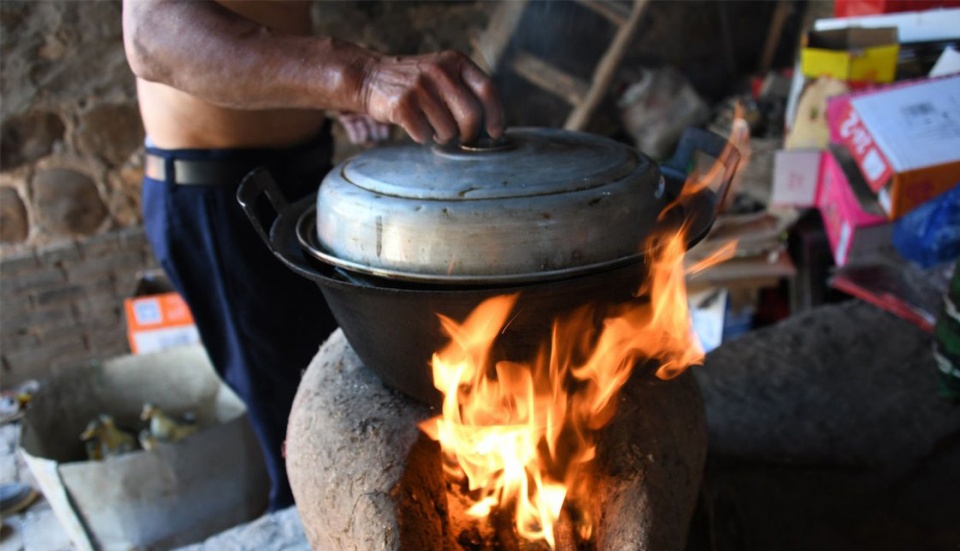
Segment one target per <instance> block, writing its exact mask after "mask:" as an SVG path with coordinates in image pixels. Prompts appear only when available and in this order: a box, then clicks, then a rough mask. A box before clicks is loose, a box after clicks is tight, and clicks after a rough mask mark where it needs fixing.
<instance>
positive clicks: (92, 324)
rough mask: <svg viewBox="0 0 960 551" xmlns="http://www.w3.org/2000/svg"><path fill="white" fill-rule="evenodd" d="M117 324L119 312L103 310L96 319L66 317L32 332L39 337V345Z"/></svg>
mask: <svg viewBox="0 0 960 551" xmlns="http://www.w3.org/2000/svg"><path fill="white" fill-rule="evenodd" d="M117 325H119V312H105V313H103V314H101V315H100V317H98V318H96V319H89V320H81V319H77V320H76V321H73V320H70V319H66V320H63V321H57V322H52V323H48V324H46V325H44V326H43V327H38V328H37V329H36V330H35V331H34V332H35V333H36V335H37V337H38V338H39V339H40V343H41V345H43V346H46V344H47V343H51V342H52V343H56V342H61V341H63V340H65V339H69V338H70V337H72V336H74V335H81V336H82V335H85V334H87V333H89V332H90V331H93V330H99V329H100V328H102V327H109V326H117Z"/></svg>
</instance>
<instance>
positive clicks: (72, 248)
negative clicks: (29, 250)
mask: <svg viewBox="0 0 960 551" xmlns="http://www.w3.org/2000/svg"><path fill="white" fill-rule="evenodd" d="M36 254H37V259H38V261H39V263H40V264H41V265H46V266H52V265H54V264H56V263H58V262H63V261H64V260H76V259H78V258H80V247H78V246H77V243H76V241H73V240H69V241H58V242H56V243H51V244H49V245H44V246H41V247H37V251H36Z"/></svg>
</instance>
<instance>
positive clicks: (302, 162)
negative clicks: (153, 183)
mask: <svg viewBox="0 0 960 551" xmlns="http://www.w3.org/2000/svg"><path fill="white" fill-rule="evenodd" d="M329 162H330V145H329V144H323V143H321V144H318V145H317V146H316V147H305V148H303V149H300V150H297V151H292V152H289V151H288V152H285V151H283V150H278V154H277V156H275V157H274V156H272V157H271V161H270V162H267V163H256V162H247V163H243V162H240V163H238V162H237V161H236V160H235V159H234V160H222V161H221V160H193V159H172V160H171V159H168V158H167V157H164V156H162V155H157V154H154V153H150V152H147V153H146V155H145V158H144V166H143V172H144V174H146V176H147V177H148V178H152V179H154V180H159V181H161V182H168V181H169V182H174V183H176V184H182V185H187V186H209V185H239V184H240V181H241V180H243V177H244V176H246V175H247V174H248V173H249V172H250V171H251V170H253V169H254V168H256V167H258V166H261V165H269V164H271V163H273V164H276V165H278V166H282V167H283V169H284V170H285V171H288V173H291V174H302V173H306V172H309V171H313V170H321V169H325V168H327V169H328V168H329ZM171 165H172V169H173V174H168V173H167V169H168V168H171Z"/></svg>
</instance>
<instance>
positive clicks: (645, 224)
mask: <svg viewBox="0 0 960 551" xmlns="http://www.w3.org/2000/svg"><path fill="white" fill-rule="evenodd" d="M506 139H507V143H506V144H504V143H498V144H495V145H494V147H490V148H479V149H477V150H469V149H462V148H460V147H458V146H420V145H400V146H390V147H383V148H378V149H372V150H369V151H366V152H363V153H361V154H359V155H357V156H356V157H353V158H351V159H349V160H347V161H345V162H344V163H342V164H341V165H340V166H338V167H337V168H336V169H334V170H333V171H332V172H331V173H330V174H329V175H328V176H327V177H326V178H325V179H324V181H323V183H322V184H321V186H320V190H319V191H318V193H317V209H316V211H317V220H316V229H317V240H316V251H317V252H316V254H315V256H318V257H320V258H321V259H322V260H324V261H326V262H329V263H332V264H334V265H337V266H339V267H342V268H345V269H348V270H352V271H358V272H366V273H369V274H373V275H379V276H383V275H384V274H388V275H390V276H391V277H398V278H401V279H410V280H419V281H429V282H434V283H444V282H449V283H456V282H462V281H464V280H465V279H483V280H485V281H497V280H500V279H502V280H503V281H510V280H518V279H533V278H536V276H537V274H545V273H557V272H561V273H578V272H583V271H589V270H593V269H596V268H598V267H601V266H609V265H610V264H611V263H614V262H618V261H621V260H623V259H625V258H631V257H636V256H637V255H638V253H639V252H640V249H642V247H643V241H644V239H645V237H646V236H647V235H648V234H649V233H650V231H651V230H652V228H653V227H654V226H656V223H657V222H656V219H657V215H658V214H659V213H660V211H661V210H662V209H663V207H664V206H665V205H666V203H667V200H668V199H667V197H665V196H664V195H665V194H664V186H663V180H662V178H661V177H660V173H659V170H658V168H657V166H656V165H655V164H654V163H653V162H651V161H650V160H649V159H648V158H647V157H645V156H644V155H643V154H641V153H640V152H639V151H637V150H636V149H634V148H632V147H630V146H628V145H626V144H622V143H619V142H616V141H613V140H610V139H607V138H604V137H601V136H596V135H592V134H587V133H582V132H570V131H565V130H558V129H543V128H518V129H510V130H509V131H508V132H507V133H506Z"/></svg>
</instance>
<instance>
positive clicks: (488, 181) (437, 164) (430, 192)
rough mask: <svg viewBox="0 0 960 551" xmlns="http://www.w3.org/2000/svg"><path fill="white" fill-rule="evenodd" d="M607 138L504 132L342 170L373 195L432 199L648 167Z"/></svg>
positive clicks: (394, 152) (599, 180) (555, 185)
mask: <svg viewBox="0 0 960 551" xmlns="http://www.w3.org/2000/svg"><path fill="white" fill-rule="evenodd" d="M648 164H649V163H648V162H647V161H646V159H641V158H639V157H638V156H637V154H636V152H634V151H631V150H630V149H628V148H627V147H624V146H623V145H621V144H619V143H617V142H613V141H611V140H608V139H605V138H600V137H599V136H593V135H590V134H585V133H577V132H564V131H561V130H555V129H539V130H532V129H519V130H510V131H508V133H507V134H506V135H505V136H504V138H503V139H502V141H501V142H492V144H491V145H489V146H487V147H477V148H470V147H469V146H467V147H464V146H460V145H457V144H454V145H448V146H433V147H422V146H400V147H385V148H382V149H378V150H373V151H369V152H367V153H364V154H362V155H359V156H357V157H356V158H354V159H352V160H351V161H348V162H347V163H346V164H345V166H344V167H343V172H342V176H343V178H344V179H345V180H347V181H348V182H350V183H352V184H353V185H355V186H357V187H360V188H363V189H365V190H368V191H370V192H372V193H375V194H379V195H389V196H392V197H401V198H406V199H420V200H431V201H470V200H481V199H513V198H518V197H530V196H537V195H551V194H557V193H569V192H572V191H578V190H584V189H588V188H592V187H596V186H600V185H604V184H608V183H610V182H612V181H615V180H619V179H620V178H623V177H625V176H627V175H628V174H630V173H631V172H633V171H635V170H637V168H638V165H644V166H643V167H642V170H646V169H648V168H649V167H648V166H647V165H648Z"/></svg>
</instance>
